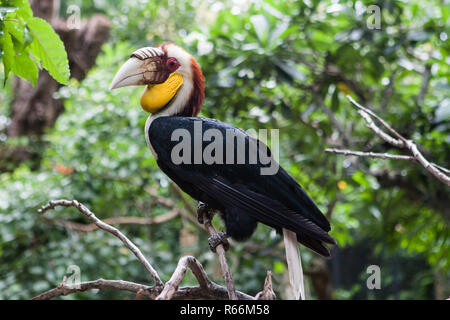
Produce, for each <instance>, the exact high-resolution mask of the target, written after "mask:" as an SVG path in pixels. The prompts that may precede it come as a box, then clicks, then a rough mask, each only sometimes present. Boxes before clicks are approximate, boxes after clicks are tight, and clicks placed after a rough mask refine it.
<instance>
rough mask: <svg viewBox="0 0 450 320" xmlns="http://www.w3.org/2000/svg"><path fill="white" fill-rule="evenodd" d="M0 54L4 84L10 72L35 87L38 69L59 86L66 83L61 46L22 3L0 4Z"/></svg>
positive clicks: (65, 62)
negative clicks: (43, 70) (41, 69)
mask: <svg viewBox="0 0 450 320" xmlns="http://www.w3.org/2000/svg"><path fill="white" fill-rule="evenodd" d="M0 52H1V54H0V61H3V66H4V79H5V81H6V79H7V78H8V75H9V74H10V73H11V72H12V73H14V74H16V75H18V76H19V77H22V78H23V79H25V80H27V81H29V82H31V83H32V84H33V85H36V83H37V79H38V75H39V71H38V67H39V68H44V69H46V70H48V72H49V73H50V75H51V76H52V77H53V78H54V79H55V80H56V81H58V82H59V83H61V84H68V82H69V76H70V70H69V62H68V59H67V53H66V51H65V48H64V44H63V43H62V41H61V39H60V38H59V36H58V35H57V34H56V33H55V31H53V29H52V27H51V26H50V25H49V24H48V23H47V22H46V21H44V20H42V19H40V18H36V17H33V13H32V11H31V8H30V5H29V3H28V1H26V0H2V1H0ZM36 64H37V66H36Z"/></svg>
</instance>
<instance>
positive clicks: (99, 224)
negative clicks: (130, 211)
mask: <svg viewBox="0 0 450 320" xmlns="http://www.w3.org/2000/svg"><path fill="white" fill-rule="evenodd" d="M58 206H61V207H75V208H77V209H78V211H79V212H80V213H82V214H84V215H85V216H86V217H88V218H89V219H90V220H92V221H93V222H94V223H95V225H96V226H97V227H99V228H100V229H103V230H105V231H107V232H109V233H111V234H113V235H115V236H116V237H117V238H119V239H120V240H121V241H122V242H123V243H124V244H125V245H126V246H127V247H128V248H129V249H130V250H131V251H132V252H133V253H134V255H135V256H136V257H137V258H138V259H139V261H140V262H141V263H142V264H143V265H144V267H145V268H146V269H147V270H148V272H149V273H150V275H151V276H152V278H153V280H154V281H155V286H156V287H163V286H164V284H163V282H162V281H161V279H160V278H159V275H158V273H157V272H156V270H155V269H154V268H153V267H152V265H151V264H150V263H149V262H148V260H147V259H146V258H145V256H144V255H143V254H142V252H141V250H139V248H138V247H137V246H136V245H135V244H134V243H133V242H131V240H129V239H128V238H127V237H126V236H125V235H124V234H123V233H122V232H120V231H119V230H118V229H117V228H115V227H113V226H110V225H109V224H106V223H104V222H103V221H101V220H100V219H99V218H97V217H96V216H95V214H94V213H93V212H92V211H90V210H89V209H88V208H86V207H85V206H84V205H83V204H81V203H79V202H78V201H77V200H72V201H69V200H52V201H50V202H49V203H48V204H47V205H45V206H43V207H42V208H41V209H39V210H38V212H39V213H40V214H43V213H45V212H46V211H48V210H53V209H55V208H56V207H58Z"/></svg>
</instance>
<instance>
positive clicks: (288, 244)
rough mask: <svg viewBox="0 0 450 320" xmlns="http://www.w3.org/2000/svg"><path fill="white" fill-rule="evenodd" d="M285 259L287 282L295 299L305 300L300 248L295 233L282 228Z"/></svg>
mask: <svg viewBox="0 0 450 320" xmlns="http://www.w3.org/2000/svg"><path fill="white" fill-rule="evenodd" d="M283 236H284V246H285V249H286V260H287V264H288V270H289V282H290V284H291V287H292V290H293V292H294V298H295V299H296V300H300V299H301V300H305V286H304V282H303V268H302V261H301V257H300V250H299V248H298V244H297V235H296V234H295V233H294V232H292V231H290V230H287V229H283Z"/></svg>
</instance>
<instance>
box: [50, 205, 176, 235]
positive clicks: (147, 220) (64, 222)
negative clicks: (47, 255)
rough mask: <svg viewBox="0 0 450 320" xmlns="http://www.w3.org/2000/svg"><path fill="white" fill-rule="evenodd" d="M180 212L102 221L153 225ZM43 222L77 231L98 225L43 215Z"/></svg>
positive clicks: (114, 223) (118, 223)
mask: <svg viewBox="0 0 450 320" xmlns="http://www.w3.org/2000/svg"><path fill="white" fill-rule="evenodd" d="M180 214H181V212H180V211H179V210H177V209H172V210H171V211H169V212H168V213H166V214H163V215H161V216H157V217H154V218H142V217H114V218H108V219H105V220H103V222H104V223H107V224H112V225H121V224H137V225H154V224H160V223H164V222H167V221H170V220H172V219H174V218H176V217H178V216H179V215H180ZM43 219H44V221H45V222H48V223H52V224H55V225H58V226H61V227H64V228H66V229H69V230H74V231H79V232H92V231H95V230H97V229H98V226H97V225H96V224H95V223H91V224H82V223H78V222H72V221H67V220H64V219H49V218H45V217H43Z"/></svg>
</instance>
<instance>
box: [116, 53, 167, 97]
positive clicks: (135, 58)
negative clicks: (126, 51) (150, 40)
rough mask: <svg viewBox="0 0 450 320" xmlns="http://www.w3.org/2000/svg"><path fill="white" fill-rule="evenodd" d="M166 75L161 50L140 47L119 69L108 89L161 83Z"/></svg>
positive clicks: (165, 78)
mask: <svg viewBox="0 0 450 320" xmlns="http://www.w3.org/2000/svg"><path fill="white" fill-rule="evenodd" d="M168 77H169V71H168V70H167V68H166V66H165V58H164V53H163V51H162V50H161V49H159V48H142V49H139V50H137V51H135V52H134V53H133V54H132V55H131V58H130V59H129V60H128V61H127V62H125V64H124V65H123V66H122V67H121V68H120V69H119V71H118V72H117V74H116V75H115V76H114V79H113V81H112V83H111V86H110V87H109V89H110V90H113V89H116V88H121V87H127V86H140V85H151V84H158V83H163V82H164V81H166V80H167V78H168Z"/></svg>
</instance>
